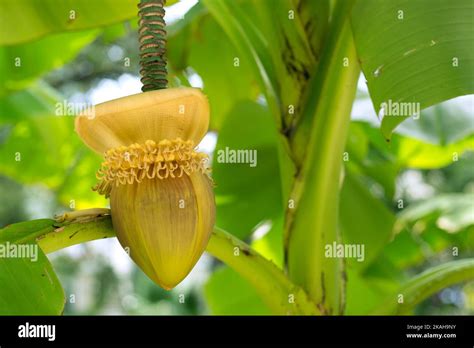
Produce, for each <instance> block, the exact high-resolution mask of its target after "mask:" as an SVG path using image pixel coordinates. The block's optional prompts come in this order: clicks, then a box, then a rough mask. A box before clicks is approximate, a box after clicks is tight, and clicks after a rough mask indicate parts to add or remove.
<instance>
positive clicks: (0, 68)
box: [0, 30, 100, 95]
mask: <svg viewBox="0 0 474 348" xmlns="http://www.w3.org/2000/svg"><path fill="white" fill-rule="evenodd" d="M99 32H100V31H99V30H88V31H82V32H73V33H59V34H56V35H51V36H48V37H45V38H42V39H40V40H37V41H34V42H30V43H27V44H19V45H14V46H3V47H0V76H2V84H1V85H0V95H1V94H2V93H5V91H8V90H19V89H23V88H25V87H27V86H28V84H30V83H31V82H32V81H34V80H35V79H36V78H38V77H40V76H41V75H43V74H44V73H46V72H48V71H50V70H52V69H56V68H59V67H61V66H62V65H63V64H64V63H66V62H68V61H69V60H71V59H73V58H74V57H75V56H76V55H77V54H78V53H79V52H80V50H81V49H82V48H84V47H85V46H87V45H88V44H90V43H91V42H92V41H93V40H94V39H95V38H96V37H97V35H98V34H99Z"/></svg>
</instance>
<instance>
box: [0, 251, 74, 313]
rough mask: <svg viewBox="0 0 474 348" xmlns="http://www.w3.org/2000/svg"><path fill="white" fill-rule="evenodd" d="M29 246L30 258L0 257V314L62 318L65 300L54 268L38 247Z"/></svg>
mask: <svg viewBox="0 0 474 348" xmlns="http://www.w3.org/2000/svg"><path fill="white" fill-rule="evenodd" d="M6 246H10V247H11V246H12V245H11V244H2V247H5V249H6ZM26 246H28V247H29V249H28V250H32V251H30V252H29V253H30V254H28V255H27V256H28V257H22V258H20V257H4V256H5V255H3V256H2V257H0V284H2V286H1V287H0V315H59V314H61V313H62V311H63V308H64V304H65V299H64V291H63V289H62V287H61V284H60V283H59V280H58V278H57V276H56V274H55V273H54V270H53V267H52V266H51V264H50V263H49V260H48V258H47V257H46V256H45V254H44V253H43V251H42V250H41V249H40V248H39V247H38V245H37V244H25V245H23V247H26ZM16 247H18V245H17V246H16ZM5 249H3V251H5ZM10 250H13V249H10ZM18 250H20V249H18ZM24 250H26V249H24ZM33 250H36V251H33ZM10 252H11V251H10ZM35 253H36V256H35ZM25 255H26V252H25Z"/></svg>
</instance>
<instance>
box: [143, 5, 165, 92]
mask: <svg viewBox="0 0 474 348" xmlns="http://www.w3.org/2000/svg"><path fill="white" fill-rule="evenodd" d="M165 2H166V0H140V3H139V4H138V8H139V11H138V15H139V17H140V20H139V22H138V24H139V29H138V34H139V42H140V66H141V69H140V75H141V76H142V78H141V81H142V83H143V87H142V91H143V92H146V91H153V90H157V89H164V88H166V87H167V85H168V79H167V73H168V72H167V69H166V58H165V53H166V29H165V26H166V23H165V20H164V16H165V9H164V5H165Z"/></svg>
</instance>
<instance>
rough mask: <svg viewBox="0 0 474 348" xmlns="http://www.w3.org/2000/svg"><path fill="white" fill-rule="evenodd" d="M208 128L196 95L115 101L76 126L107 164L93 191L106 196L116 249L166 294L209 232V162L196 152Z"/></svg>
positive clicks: (180, 92)
mask: <svg viewBox="0 0 474 348" xmlns="http://www.w3.org/2000/svg"><path fill="white" fill-rule="evenodd" d="M208 125H209V105H208V102H207V98H206V97H205V96H204V95H203V94H202V93H201V92H200V91H199V90H198V89H194V88H174V89H162V90H157V91H148V92H145V93H141V94H136V95H133V96H129V97H125V98H120V99H116V100H113V101H110V102H106V103H103V104H99V105H97V106H96V107H95V117H93V118H91V117H90V116H85V115H82V116H79V117H77V119H76V131H77V133H78V134H79V136H80V137H81V138H82V140H83V141H84V142H85V143H86V145H88V146H89V147H90V148H92V149H93V150H94V151H96V152H98V153H100V154H101V155H104V157H105V161H104V162H103V164H102V167H101V168H100V169H99V171H98V173H97V177H98V179H99V183H98V184H97V186H96V187H95V188H94V189H95V190H97V191H98V192H99V193H101V194H104V195H105V196H106V197H109V196H110V205H111V210H112V222H113V225H114V229H115V230H116V233H117V237H118V239H119V241H120V243H121V245H122V246H123V247H124V248H125V249H126V250H128V251H129V253H130V256H131V257H132V259H133V260H134V261H135V262H136V263H137V264H138V266H140V268H141V269H142V270H143V271H144V272H145V273H146V274H147V275H148V276H149V277H150V278H151V279H153V280H154V281H155V282H156V283H158V284H159V285H160V286H162V287H163V288H165V289H171V288H173V287H174V286H176V285H177V284H178V283H179V282H181V280H183V279H184V278H185V277H186V275H187V274H188V273H189V272H190V271H191V269H192V268H193V266H194V265H195V264H196V262H197V261H198V259H199V258H200V256H201V254H202V253H203V252H204V250H205V248H206V245H207V242H208V240H209V237H210V235H211V232H212V228H213V226H214V221H215V202H214V194H213V191H212V186H213V184H212V181H211V179H210V178H209V172H210V169H209V167H208V158H207V156H206V155H205V154H202V153H198V152H196V150H195V145H197V144H199V142H200V141H201V139H202V138H203V137H204V135H205V134H206V132H207V129H208Z"/></svg>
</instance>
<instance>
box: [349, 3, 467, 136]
mask: <svg viewBox="0 0 474 348" xmlns="http://www.w3.org/2000/svg"><path fill="white" fill-rule="evenodd" d="M473 11H474V2H472V1H471V0H456V1H444V0H418V1H411V0H396V1H378V0H359V1H358V2H357V4H356V6H355V7H354V10H353V13H352V25H353V30H354V38H355V42H356V47H357V51H358V55H359V60H360V63H361V66H362V69H363V71H364V75H365V78H366V80H367V83H368V87H369V92H370V95H371V98H372V102H373V104H374V108H375V110H376V111H377V113H378V112H379V111H380V109H381V107H382V104H383V103H389V102H390V101H391V102H392V103H396V104H398V107H399V108H401V107H402V104H401V103H410V104H405V106H406V107H407V108H406V109H405V112H402V111H401V109H399V110H398V111H397V110H396V108H395V106H393V107H391V106H390V107H387V108H386V111H385V114H386V116H385V117H384V118H383V120H382V132H383V134H384V136H385V137H386V138H390V135H391V133H392V131H393V129H394V128H395V127H396V126H397V125H398V124H399V123H400V122H402V121H403V120H404V119H405V118H406V117H404V116H407V117H409V116H411V114H412V113H411V112H410V111H411V110H416V109H417V108H418V107H420V108H421V109H422V108H426V107H428V106H431V105H434V104H436V103H440V102H442V101H444V100H447V99H451V98H454V97H457V96H460V95H465V94H471V93H474V79H473V78H472V76H473V75H474V50H473V49H472V42H473V41H474V25H473V17H472V13H473ZM391 105H394V104H391ZM410 105H411V110H410V109H409V108H408V106H410ZM403 114H406V115H403Z"/></svg>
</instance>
